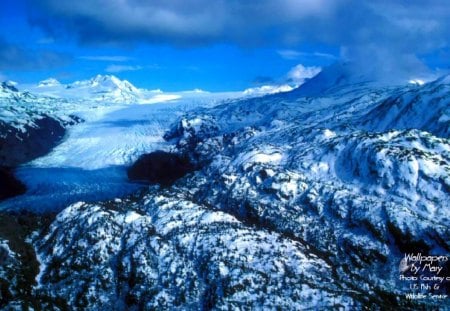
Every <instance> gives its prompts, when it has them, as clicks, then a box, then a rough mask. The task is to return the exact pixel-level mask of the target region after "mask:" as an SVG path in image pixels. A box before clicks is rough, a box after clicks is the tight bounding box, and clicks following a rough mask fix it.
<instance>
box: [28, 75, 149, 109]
mask: <svg viewBox="0 0 450 311" xmlns="http://www.w3.org/2000/svg"><path fill="white" fill-rule="evenodd" d="M30 91H32V92H35V93H39V94H43V95H47V96H53V97H60V98H67V99H78V100H90V101H98V102H110V103H138V102H139V101H140V100H141V99H142V94H141V92H140V90H139V89H137V88H136V87H135V86H133V85H132V84H131V83H130V82H128V81H126V80H120V79H119V78H117V77H115V76H112V75H97V76H95V77H93V78H91V79H89V80H83V81H75V82H73V83H70V84H67V85H64V84H61V83H60V82H59V81H58V80H56V79H54V78H49V79H46V80H44V81H41V82H39V83H38V84H37V86H32V87H30Z"/></svg>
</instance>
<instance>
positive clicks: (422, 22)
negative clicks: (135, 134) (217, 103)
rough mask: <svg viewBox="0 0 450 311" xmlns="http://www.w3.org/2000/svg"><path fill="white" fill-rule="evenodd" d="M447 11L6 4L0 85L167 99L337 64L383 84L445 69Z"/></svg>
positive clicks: (21, 0) (0, 33)
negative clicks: (121, 83)
mask: <svg viewBox="0 0 450 311" xmlns="http://www.w3.org/2000/svg"><path fill="white" fill-rule="evenodd" d="M449 20H450V9H449V6H448V5H447V3H446V1H445V0H432V1H427V2H424V1H418V0H417V1H416V0H410V1H401V0H398V1H393V0H391V1H387V0H386V1H384V0H379V1H363V0H362V1H356V0H335V1H329V0H261V1H237V0H228V1H225V0H190V1H187V0H185V1H182V0H165V1H163V0H153V1H144V0H89V1H88V0H78V1H60V0H40V1H32V0H4V1H2V10H1V12H0V29H1V30H0V78H3V79H11V80H15V81H19V82H21V83H30V82H37V81H39V80H42V79H45V78H48V77H54V78H57V79H58V80H60V81H62V82H71V81H74V80H80V79H87V78H90V77H92V76H94V75H96V74H99V73H100V74H114V75H117V76H119V77H120V78H124V79H128V80H129V81H131V82H132V83H133V84H135V85H137V86H138V87H145V88H150V89H155V88H161V89H163V90H166V91H178V90H188V89H194V88H201V89H204V90H209V91H231V90H243V89H245V88H248V87H253V86H258V85H262V84H277V83H284V82H286V81H287V80H288V79H289V72H290V70H292V68H294V67H295V66H296V65H298V64H302V65H303V66H305V67H310V66H316V67H323V66H326V65H328V64H331V63H333V62H335V61H338V60H346V61H347V60H350V61H353V62H355V63H357V64H358V65H359V66H360V68H361V70H367V68H369V67H370V68H372V69H371V70H373V68H375V70H376V71H380V72H381V73H382V74H383V75H389V76H392V75H404V76H405V77H406V76H411V77H412V76H414V75H419V76H420V75H427V74H430V73H436V72H437V73H445V72H447V71H448V69H449V63H450V53H449V40H450V32H449V29H450V22H449Z"/></svg>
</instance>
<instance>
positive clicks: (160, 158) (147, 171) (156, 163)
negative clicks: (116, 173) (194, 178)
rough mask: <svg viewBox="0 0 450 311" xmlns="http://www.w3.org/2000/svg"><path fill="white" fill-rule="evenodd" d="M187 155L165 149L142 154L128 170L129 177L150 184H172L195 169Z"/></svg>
mask: <svg viewBox="0 0 450 311" xmlns="http://www.w3.org/2000/svg"><path fill="white" fill-rule="evenodd" d="M193 168H194V167H193V165H192V164H190V162H189V160H188V159H187V158H186V157H183V156H181V155H179V154H175V153H169V152H165V151H154V152H152V153H149V154H145V155H142V156H141V157H140V158H139V159H138V160H137V161H136V162H135V163H134V164H133V165H132V166H131V167H130V168H129V169H128V171H127V174H128V178H129V179H130V180H134V181H143V182H148V183H150V184H160V185H161V186H170V185H171V184H173V183H174V182H175V181H176V180H177V179H179V178H181V177H183V176H184V175H186V174H187V173H189V172H191V171H192V170H193Z"/></svg>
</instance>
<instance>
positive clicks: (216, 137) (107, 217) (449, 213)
mask: <svg viewBox="0 0 450 311" xmlns="http://www.w3.org/2000/svg"><path fill="white" fill-rule="evenodd" d="M97 80H98V81H93V80H90V82H83V83H82V85H80V84H77V86H74V88H80V89H83V88H88V89H91V88H96V87H97V86H98V85H101V87H99V88H100V89H108V88H111V87H112V86H111V84H110V83H113V82H111V81H112V80H111V79H106V80H107V81H103V78H101V77H100V78H98V79H97ZM96 83H97V84H96ZM114 85H116V84H115V82H114ZM69 89H70V88H69ZM125 89H126V87H125ZM203 95H204V96H207V95H206V94H203ZM206 98H208V97H206ZM197 100H198V97H197ZM449 128H450V83H449V80H448V77H447V78H445V77H444V78H442V79H438V80H436V81H433V82H430V83H426V84H423V85H412V84H404V85H400V86H395V85H394V86H392V85H388V86H386V85H385V84H380V83H375V82H373V81H369V80H367V79H365V78H364V76H358V75H356V76H355V75H354V74H353V72H351V71H349V70H347V67H345V66H342V65H339V66H337V67H336V66H334V67H332V68H330V69H328V70H324V71H322V73H320V74H319V75H317V76H316V77H314V78H312V79H310V80H308V81H307V82H306V83H305V84H304V85H302V86H301V87H300V88H298V89H295V90H293V91H291V92H284V93H277V94H273V95H266V96H264V97H254V98H244V99H235V100H227V101H217V102H214V103H209V104H206V103H205V102H203V103H201V104H199V103H198V102H195V100H194V99H193V98H190V99H185V101H184V102H183V100H176V101H174V105H173V106H167V105H166V104H162V105H134V106H130V107H127V108H126V109H121V110H116V111H112V112H111V113H108V114H102V115H98V118H97V119H95V120H88V121H86V122H85V123H83V124H79V125H75V126H74V127H72V128H71V129H70V130H69V136H68V137H67V139H66V140H65V142H63V143H61V144H60V145H59V146H57V147H56V148H55V149H54V150H53V151H52V152H50V153H49V154H47V155H46V156H44V157H41V158H39V159H36V160H35V161H34V162H32V163H30V165H31V169H35V170H36V171H34V172H33V171H32V170H28V171H27V170H26V169H27V168H24V169H23V170H22V171H20V170H19V176H22V178H23V180H24V181H26V180H28V183H29V184H28V186H30V180H37V178H36V176H37V175H39V176H41V175H42V174H43V172H48V169H49V168H53V169H54V168H55V167H57V168H65V169H68V168H70V169H75V168H76V169H77V170H76V171H74V172H75V173H70V174H68V175H60V176H69V177H67V180H64V179H58V183H52V182H48V183H47V184H45V183H44V182H42V178H41V183H40V184H39V186H36V187H35V188H32V189H33V192H32V193H30V194H29V196H28V201H27V194H26V195H24V196H22V197H17V199H16V201H5V203H3V204H4V205H3V207H5V206H7V207H8V208H11V206H12V205H14V204H15V205H16V206H18V205H17V204H19V203H20V202H22V203H21V204H23V206H27V205H31V204H30V203H29V202H40V201H45V200H42V198H43V197H45V198H46V200H47V199H48V198H49V197H50V196H49V195H48V194H46V195H47V196H42V197H41V199H40V200H39V199H36V198H38V196H37V195H38V194H39V191H45V190H42V189H45V188H46V187H47V188H48V190H47V191H48V192H51V193H52V196H51V198H52V200H54V201H52V202H53V203H54V204H56V203H55V202H56V201H57V200H58V198H59V200H61V201H63V202H66V201H64V200H66V198H67V193H70V194H71V195H72V196H75V197H76V199H77V200H78V201H80V202H76V203H73V202H71V203H73V204H71V205H69V206H67V207H65V208H62V210H58V212H59V213H58V215H57V216H56V217H53V216H51V215H52V214H50V216H49V215H48V214H43V215H42V216H33V217H37V219H38V220H39V221H36V220H35V218H32V219H33V222H32V223H41V224H42V225H40V226H39V227H36V225H30V226H29V229H28V230H29V231H28V236H30V234H31V233H32V232H33V235H32V236H31V238H30V239H29V240H28V241H29V242H30V243H31V245H32V247H33V251H35V252H36V259H35V260H31V262H32V264H31V266H33V265H34V266H37V265H38V264H39V272H38V274H36V273H35V274H33V277H35V278H36V283H35V284H30V282H28V283H27V284H28V285H27V286H29V287H27V288H26V291H25V292H26V294H21V292H20V289H21V286H22V287H23V286H24V285H20V284H24V283H26V282H22V281H20V280H22V279H26V276H27V275H29V274H30V272H24V271H23V268H20V266H21V265H23V262H21V261H22V260H24V259H21V258H24V256H22V257H21V256H19V255H21V253H20V252H23V250H20V249H17V248H16V249H13V248H12V247H11V245H12V244H11V243H10V242H9V241H8V239H7V238H6V237H5V236H4V235H0V238H1V239H2V240H1V241H0V247H2V249H3V253H4V254H5V256H4V257H5V258H6V259H5V262H7V264H5V265H3V266H1V267H0V283H1V282H3V283H1V284H3V286H4V288H6V289H5V291H7V292H8V293H9V295H10V297H11V299H10V300H9V302H8V303H3V305H2V306H15V305H21V304H22V303H23V300H24V299H27V298H28V299H30V301H31V300H32V301H34V303H35V304H36V305H35V306H34V307H36V306H40V307H42V308H51V307H54V306H57V307H58V308H60V309H64V308H70V309H74V310H83V309H92V310H104V309H120V310H121V309H143V310H150V309H155V308H156V309H158V308H159V309H173V308H175V309H194V310H198V309H205V310H210V309H215V310H222V309H224V310H225V309H233V308H248V309H276V308H281V309H289V310H291V309H292V310H303V309H308V308H309V309H343V310H359V309H374V310H379V309H383V310H385V309H387V310H389V309H399V310H410V309H424V308H430V309H433V308H440V307H442V306H444V307H446V306H448V305H449V303H450V302H449V298H448V294H449V291H450V288H449V287H450V286H449V283H448V282H446V281H442V282H440V281H439V280H438V279H431V278H430V279H428V280H425V281H424V282H423V284H426V285H427V286H428V285H429V286H430V287H431V288H436V287H435V286H438V288H437V289H435V290H434V291H433V294H436V295H437V294H440V295H442V297H444V296H445V295H447V296H445V297H444V298H439V299H437V298H431V297H429V296H428V294H429V291H428V290H427V289H426V288H421V289H418V290H417V291H416V293H423V294H425V295H426V298H425V299H421V300H411V299H407V298H406V296H405V293H408V292H409V291H410V289H411V283H410V282H407V281H402V280H401V279H400V278H399V276H400V274H401V273H405V271H406V270H407V269H409V268H408V267H407V268H406V270H405V269H403V268H402V270H400V269H399V264H400V263H401V262H402V260H403V259H404V257H405V254H406V253H413V254H417V253H421V254H423V255H424V256H425V255H436V256H450V244H449V241H450V231H449V228H450V204H449V202H450V143H449V138H450V136H449V135H450V132H449ZM114 137H115V138H114ZM157 150H159V151H158V153H153V152H154V151H157ZM161 150H163V151H164V152H163V151H161ZM142 154H150V155H151V154H153V155H155V154H157V155H158V157H156V156H153V157H147V158H146V159H147V160H146V161H147V162H145V161H144V160H141V163H144V164H143V165H144V166H143V168H144V169H145V168H146V167H145V165H147V167H156V166H155V165H157V162H158V161H159V163H165V164H164V165H169V166H170V171H173V170H177V165H178V164H177V161H171V160H170V159H174V158H179V159H183V161H189V166H190V167H191V168H194V169H195V170H194V171H192V170H186V172H185V173H186V174H185V175H184V176H182V177H181V178H179V179H177V180H176V181H175V182H174V183H173V184H170V185H167V184H166V183H165V182H163V180H162V179H161V181H160V182H159V183H160V184H161V185H158V178H159V177H158V176H156V175H155V174H153V172H151V171H149V170H143V171H142V172H143V174H144V176H145V174H153V175H152V176H151V177H152V178H150V176H149V180H152V181H153V182H154V183H153V184H151V185H147V186H146V187H143V188H142V187H140V189H139V191H135V192H134V193H132V194H131V195H128V196H122V197H120V198H119V197H118V196H119V194H120V193H119V192H112V193H113V194H115V195H117V197H111V198H110V199H106V200H103V201H98V200H97V201H96V200H95V198H94V199H93V197H92V196H88V195H87V193H88V192H87V190H86V189H87V188H89V189H90V190H91V191H97V192H100V193H104V192H105V191H108V190H107V188H113V187H117V188H122V189H125V188H126V187H128V186H129V185H130V182H129V181H127V180H126V179H125V178H123V180H122V179H121V178H119V177H120V176H122V175H120V174H125V173H126V167H123V166H130V165H132V164H133V162H134V161H135V160H136V159H137V158H138V157H139V155H142ZM164 156H167V158H166V159H164ZM140 159H145V157H144V158H140ZM168 170H169V169H168ZM146 171H147V172H148V173H146ZM66 172H67V171H66ZM71 172H73V171H71ZM33 174H34V175H33ZM180 175H181V174H180ZM33 176H34V177H33ZM49 176H50V175H49ZM85 176H87V177H85ZM155 176H156V177H155ZM83 178H85V179H83ZM155 178H156V179H155ZM155 181H156V182H155ZM108 182H110V183H108ZM113 183H114V184H113ZM61 184H64V186H61ZM139 186H141V184H139ZM63 190H64V191H65V192H64V193H63ZM83 191H85V192H83ZM80 193H81V195H79V194H80ZM58 195H59V197H58ZM77 195H78V196H77ZM33 196H34V197H33ZM100 200H102V199H100ZM8 202H9V203H8ZM11 202H14V203H11ZM23 202H28V203H26V204H24V203H23ZM8 204H9V205H8ZM33 204H34V203H33ZM36 206H39V204H38V203H36V204H35V205H34V207H36ZM41 206H42V205H41ZM43 210H44V208H43ZM34 211H35V212H36V210H34ZM22 222H23V221H22ZM27 228H28V227H27ZM0 233H1V232H0ZM28 247H31V246H30V244H28ZM407 264H408V263H406V265H407ZM436 266H438V267H440V268H442V269H443V270H442V272H441V273H442V275H448V273H449V271H450V267H449V265H448V264H447V263H445V262H444V263H436ZM14 271H22V272H20V273H19V274H14V273H13V272H14ZM431 275H433V274H432V273H431V274H428V275H425V276H426V277H430V276H431ZM434 275H435V274H434ZM12 276H14V278H15V279H14V280H16V281H14V282H10V283H7V282H6V281H5V280H6V279H7V277H12ZM435 276H436V275H435ZM2 280H3V281H2ZM21 282H22V283H21ZM27 295H28V296H27ZM23 297H25V298H23ZM0 303H1V301H0Z"/></svg>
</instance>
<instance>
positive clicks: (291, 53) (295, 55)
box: [277, 49, 337, 60]
mask: <svg viewBox="0 0 450 311" xmlns="http://www.w3.org/2000/svg"><path fill="white" fill-rule="evenodd" d="M277 53H278V55H280V56H281V57H282V58H284V59H288V60H295V59H300V58H327V59H331V60H336V59H337V57H336V56H335V55H333V54H329V53H321V52H313V53H307V52H300V51H296V50H291V49H285V50H278V51H277Z"/></svg>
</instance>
